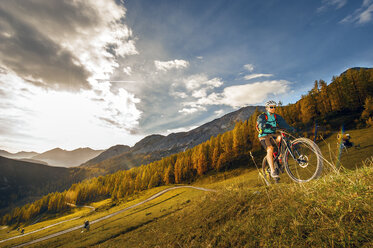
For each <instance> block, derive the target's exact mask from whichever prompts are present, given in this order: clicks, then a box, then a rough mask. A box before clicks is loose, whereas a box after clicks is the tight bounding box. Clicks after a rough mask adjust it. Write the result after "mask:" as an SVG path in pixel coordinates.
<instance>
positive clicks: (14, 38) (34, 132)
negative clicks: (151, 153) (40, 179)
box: [0, 0, 373, 152]
mask: <svg viewBox="0 0 373 248" xmlns="http://www.w3.org/2000/svg"><path fill="white" fill-rule="evenodd" d="M372 66H373V0H319V1H316V0H315V1H307V0H293V1H291V0H283V1H279V0H266V1H261V0H251V1H246V0H235V1H227V0H225V1H223V0H204V1H198V0H184V1H180V0H167V1H166V0H127V1H122V0H75V1H70V0H48V1H46V0H34V1H23V0H13V1H2V2H1V4H0V111H1V114H0V149H3V150H7V151H9V152H18V151H36V152H44V151H47V150H50V149H53V148H55V147H60V148H62V149H66V150H73V149H77V148H80V147H91V148H93V149H107V148H109V147H111V146H113V145H116V144H125V145H130V146H133V145H134V144H135V143H136V142H138V141H139V140H141V139H142V138H144V137H145V136H147V135H150V134H163V135H167V134H170V133H172V132H181V131H188V130H191V129H193V128H195V127H197V126H199V125H202V124H204V123H206V122H209V121H212V120H214V119H216V118H219V117H221V116H223V115H224V114H227V113H229V112H232V111H235V110H237V109H239V108H241V107H245V106H256V105H263V104H264V103H265V102H266V101H267V100H270V99H273V100H276V101H281V102H283V103H284V104H289V103H294V102H296V101H297V100H298V99H300V97H301V95H302V94H307V92H308V91H309V90H310V89H311V88H312V87H313V84H314V81H315V80H319V79H323V80H325V81H326V82H328V83H330V81H331V79H332V77H333V76H338V75H339V74H341V73H342V72H343V71H345V70H346V69H348V68H351V67H372Z"/></svg>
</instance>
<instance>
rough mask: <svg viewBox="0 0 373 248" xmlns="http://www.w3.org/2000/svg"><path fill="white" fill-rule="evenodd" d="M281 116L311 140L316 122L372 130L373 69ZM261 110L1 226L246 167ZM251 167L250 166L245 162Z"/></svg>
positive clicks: (337, 82) (339, 80) (30, 208)
mask: <svg viewBox="0 0 373 248" xmlns="http://www.w3.org/2000/svg"><path fill="white" fill-rule="evenodd" d="M278 113H279V114H280V115H282V116H283V117H284V118H285V120H286V121H287V122H288V123H289V124H291V125H293V126H295V127H297V129H299V130H301V131H302V135H303V136H308V137H310V136H312V135H313V133H314V132H313V131H312V128H314V127H315V123H317V125H318V126H320V127H322V128H320V132H319V134H322V135H327V134H328V133H330V132H331V131H333V129H338V128H340V125H348V126H349V127H353V128H361V127H365V126H373V121H372V118H373V69H365V68H357V69H349V70H347V71H346V72H344V73H342V74H341V75H340V76H338V77H333V80H332V82H331V83H330V84H329V85H327V83H326V82H325V81H323V80H318V81H315V84H314V87H313V88H312V89H311V90H310V91H309V92H308V94H307V95H304V96H302V97H301V99H300V100H298V101H297V102H296V103H294V104H289V105H287V106H281V107H280V108H279V110H278ZM259 114H261V113H260V112H259V111H256V112H255V113H254V114H253V115H252V116H251V117H250V118H249V119H248V120H246V121H245V122H237V123H236V126H235V128H234V129H233V130H231V131H228V132H226V133H224V134H220V135H218V136H216V137H211V138H210V140H208V141H206V142H204V143H202V144H200V145H198V146H195V147H193V148H191V149H188V150H186V151H184V152H181V153H178V154H175V155H172V156H168V157H165V158H163V159H161V160H159V161H155V162H152V163H150V164H147V165H142V166H140V167H136V168H132V169H130V170H124V171H117V172H115V173H113V174H110V175H106V176H100V177H96V178H93V179H89V180H85V181H83V182H80V183H77V184H73V185H72V186H71V187H70V189H68V190H66V191H64V192H55V193H51V194H49V195H47V196H44V197H43V198H42V199H40V200H38V201H35V202H33V203H30V204H27V205H25V206H23V207H21V208H15V209H14V210H13V211H12V212H11V213H8V214H6V215H4V216H3V217H2V219H1V223H2V224H8V225H9V224H15V223H22V222H26V221H29V220H31V219H33V218H36V216H38V215H40V214H41V213H45V212H49V213H55V212H60V211H64V210H67V209H69V206H68V205H67V204H66V203H73V204H78V205H79V204H84V203H89V202H92V201H97V200H100V199H104V198H108V197H111V198H112V199H114V200H116V199H122V198H126V197H128V196H130V195H132V194H133V193H135V192H139V191H142V190H144V189H149V188H153V187H157V186H160V185H168V184H175V183H190V182H192V181H193V180H195V179H196V178H198V177H200V176H203V175H205V174H206V173H208V172H209V171H213V170H215V171H222V170H228V169H230V168H233V167H236V166H239V165H240V164H243V163H242V162H243V161H247V158H248V154H249V152H250V151H251V152H256V151H259V150H260V149H261V147H260V144H259V140H258V139H257V131H256V119H257V116H258V115H259ZM244 164H247V163H244Z"/></svg>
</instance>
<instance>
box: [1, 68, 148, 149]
mask: <svg viewBox="0 0 373 248" xmlns="http://www.w3.org/2000/svg"><path fill="white" fill-rule="evenodd" d="M4 79H6V80H7V81H6V83H4ZM92 88H93V90H81V91H79V92H68V91H54V90H47V89H44V88H41V87H37V86H34V85H30V84H29V83H26V82H25V81H24V80H23V79H22V78H20V77H19V76H17V75H16V74H10V75H9V74H6V75H4V74H0V90H1V91H5V92H7V94H6V96H5V97H4V98H2V99H1V102H0V105H1V109H2V118H0V135H1V137H2V140H3V138H4V137H8V138H9V139H10V140H12V141H9V142H8V143H9V144H8V145H9V146H15V145H17V146H18V147H20V146H25V145H26V143H27V141H30V142H31V140H32V143H30V149H36V147H38V146H43V147H45V149H47V148H48V149H50V148H52V147H53V146H54V147H56V146H59V147H61V146H63V147H68V148H71V149H75V148H77V147H84V146H92V145H94V144H96V146H97V145H99V146H100V147H101V148H102V147H105V148H107V147H108V146H111V145H113V143H112V142H113V141H114V140H115V143H118V142H119V143H123V141H120V140H119V137H121V138H122V139H126V142H127V143H133V142H134V137H136V136H132V137H128V136H129V135H128V134H129V133H134V132H135V130H136V129H137V127H138V124H139V119H140V118H141V115H142V112H141V111H140V110H138V109H137V106H136V105H137V104H138V103H140V99H138V98H136V97H135V96H134V95H133V94H131V93H129V92H127V91H126V90H124V89H120V90H119V92H117V93H115V94H114V93H113V92H112V91H111V84H110V83H109V82H104V83H96V84H92ZM20 117H21V118H20ZM9 124H10V125H9ZM97 140H99V141H100V142H99V143H97ZM16 142H18V144H17V143H16ZM3 145H6V144H3ZM33 146H34V147H35V148H33ZM51 146H52V147H51ZM18 149H19V148H18Z"/></svg>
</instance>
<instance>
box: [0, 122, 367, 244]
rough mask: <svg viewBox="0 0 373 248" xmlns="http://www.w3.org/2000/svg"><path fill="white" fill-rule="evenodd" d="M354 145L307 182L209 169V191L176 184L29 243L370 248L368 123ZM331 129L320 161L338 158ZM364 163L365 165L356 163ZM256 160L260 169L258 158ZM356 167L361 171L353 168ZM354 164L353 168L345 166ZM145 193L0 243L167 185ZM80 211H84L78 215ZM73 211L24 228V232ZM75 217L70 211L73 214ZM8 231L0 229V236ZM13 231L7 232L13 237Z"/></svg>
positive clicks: (353, 133)
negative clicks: (85, 227) (86, 226)
mask: <svg viewBox="0 0 373 248" xmlns="http://www.w3.org/2000/svg"><path fill="white" fill-rule="evenodd" d="M348 133H350V135H351V136H352V141H353V142H354V143H355V144H360V149H359V150H356V149H355V148H350V149H349V150H348V152H346V151H343V153H342V156H341V164H342V165H343V166H344V168H347V169H346V170H342V172H341V173H335V172H331V171H332V170H331V169H330V168H329V167H330V166H329V165H328V164H327V163H325V172H326V173H323V177H322V178H321V179H319V180H316V181H313V182H310V183H307V184H301V185H299V184H294V183H290V182H291V181H290V179H289V178H288V177H287V175H286V174H285V175H283V176H282V177H281V182H283V183H281V184H279V185H274V186H271V187H265V186H263V185H264V184H263V181H262V180H261V178H260V177H259V174H258V171H257V169H253V168H248V167H246V165H243V167H242V168H238V169H235V170H232V171H226V172H219V173H217V172H211V173H210V174H208V175H206V176H205V177H202V178H200V179H199V180H197V181H196V182H195V183H194V185H195V186H202V187H206V188H214V189H216V190H218V192H216V193H211V192H209V193H207V192H203V191H197V190H194V189H178V190H175V191H171V192H168V193H166V194H164V195H162V196H161V197H160V198H157V199H155V200H153V201H150V202H148V203H146V204H144V205H141V206H139V207H136V208H134V209H131V210H129V211H126V212H123V213H121V214H119V215H116V216H114V217H112V218H110V219H107V220H104V221H102V222H99V223H96V224H93V225H92V226H91V231H90V232H88V233H80V230H78V231H74V232H71V233H68V234H65V235H62V236H59V237H57V238H54V239H51V240H47V241H44V242H40V243H37V244H34V245H33V246H31V247H88V246H92V247H157V246H158V247H256V246H262V247H274V246H279V247H289V246H290V247H291V246H293V247H294V246H295V247H304V246H312V247H333V246H335V247H362V246H364V245H365V246H366V247H369V246H371V245H372V236H373V233H372V230H373V226H372V223H373V219H372V213H373V209H372V207H371V206H373V202H372V199H373V197H372V181H373V165H372V160H369V161H368V160H366V159H367V158H371V156H372V155H373V145H371V144H372V142H371V140H372V138H373V128H370V129H363V130H353V131H348ZM336 136H337V134H334V135H332V136H331V137H329V138H328V139H326V140H325V142H321V143H320V144H319V146H320V148H321V150H322V153H323V155H324V157H325V158H326V159H328V160H329V161H331V162H333V163H334V164H335V163H336V158H337V157H338V149H337V145H336V143H337V139H336ZM364 160H366V161H367V163H366V164H369V166H367V165H366V166H362V165H363V163H362V161H364ZM255 161H256V163H257V165H258V166H261V161H262V158H261V157H260V158H259V157H257V158H255ZM356 168H359V169H356ZM350 169H354V170H350ZM168 187H169V186H163V187H158V188H153V189H150V190H147V191H143V192H140V193H138V194H137V195H134V196H133V197H131V198H129V199H125V200H124V199H123V200H122V202H117V203H113V202H112V201H111V200H110V199H107V200H104V201H101V202H97V203H93V204H92V206H94V207H96V211H95V212H92V213H89V210H88V209H77V210H76V213H74V214H76V215H83V217H82V218H81V219H78V220H75V221H72V222H66V223H63V224H61V225H58V226H55V227H53V228H50V229H48V230H43V231H41V232H38V233H36V234H33V235H29V236H25V237H23V238H21V239H16V240H12V241H9V242H6V243H1V244H0V246H1V247H3V246H4V247H11V246H14V245H16V244H20V243H23V242H26V241H30V240H32V239H36V238H39V237H42V236H45V235H48V234H51V233H55V232H58V231H61V230H63V229H66V228H69V227H73V226H77V225H82V224H83V220H85V219H88V220H90V221H92V220H95V219H98V218H100V217H103V216H105V215H107V214H109V213H113V212H116V211H118V210H120V209H123V208H125V207H128V206H131V205H134V204H136V203H138V202H140V201H142V200H144V199H146V198H148V197H149V196H151V195H153V194H155V193H157V192H159V191H161V190H163V189H165V188H168ZM83 211H85V212H83ZM71 216H72V215H71V214H70V215H69V216H64V217H59V219H58V220H57V219H53V220H49V221H43V222H40V223H37V224H35V225H32V226H29V227H26V228H25V230H26V232H29V231H30V230H35V229H38V228H40V227H42V226H47V225H50V223H56V222H57V221H61V220H62V219H63V218H65V219H67V218H72V217H71ZM74 216H75V215H74ZM6 230H7V229H4V230H0V236H1V239H3V238H5V237H4V236H3V235H4V233H5V232H6ZM16 234H18V233H16V231H13V232H11V233H10V234H6V235H7V237H8V236H14V235H16Z"/></svg>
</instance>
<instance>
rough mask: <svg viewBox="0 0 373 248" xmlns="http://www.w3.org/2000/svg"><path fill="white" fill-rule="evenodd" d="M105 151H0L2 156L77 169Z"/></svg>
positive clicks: (84, 149)
mask: <svg viewBox="0 0 373 248" xmlns="http://www.w3.org/2000/svg"><path fill="white" fill-rule="evenodd" d="M103 151H104V150H93V149H91V148H78V149H75V150H72V151H67V150H63V149H61V148H54V149H52V150H49V151H46V152H43V153H37V152H18V153H10V152H7V151H4V150H0V156H2V157H6V158H10V159H17V160H22V161H26V162H31V163H37V164H44V165H50V166H57V167H76V166H79V165H81V164H82V163H84V162H86V161H88V160H90V159H92V158H94V157H96V156H98V155H99V154H100V153H102V152H103Z"/></svg>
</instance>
